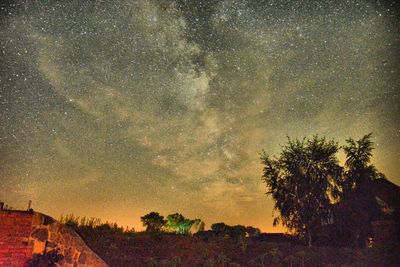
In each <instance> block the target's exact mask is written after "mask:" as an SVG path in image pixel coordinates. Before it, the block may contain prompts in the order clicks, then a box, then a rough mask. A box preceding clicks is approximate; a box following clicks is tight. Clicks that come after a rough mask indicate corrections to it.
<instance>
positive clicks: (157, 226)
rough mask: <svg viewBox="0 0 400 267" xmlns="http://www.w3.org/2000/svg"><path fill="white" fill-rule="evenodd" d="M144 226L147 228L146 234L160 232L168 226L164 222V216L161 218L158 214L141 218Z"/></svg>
mask: <svg viewBox="0 0 400 267" xmlns="http://www.w3.org/2000/svg"><path fill="white" fill-rule="evenodd" d="M140 220H141V221H142V223H143V226H145V227H146V232H152V233H155V232H160V231H161V230H162V228H163V227H164V226H165V225H166V223H167V221H166V220H164V216H161V215H160V214H159V213H158V212H154V211H152V212H150V213H148V214H146V215H144V216H142V217H141V218H140Z"/></svg>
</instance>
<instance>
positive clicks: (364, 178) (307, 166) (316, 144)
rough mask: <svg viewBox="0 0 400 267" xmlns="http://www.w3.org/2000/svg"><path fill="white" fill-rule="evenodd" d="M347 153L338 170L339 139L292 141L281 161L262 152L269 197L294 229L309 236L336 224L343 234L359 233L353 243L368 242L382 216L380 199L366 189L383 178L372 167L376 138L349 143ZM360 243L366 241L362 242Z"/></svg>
mask: <svg viewBox="0 0 400 267" xmlns="http://www.w3.org/2000/svg"><path fill="white" fill-rule="evenodd" d="M346 143H347V144H346V145H345V146H343V147H342V148H343V150H344V152H345V155H346V162H345V164H344V167H341V166H340V165H339V161H338V159H337V156H336V154H337V152H338V151H339V149H340V148H341V147H339V145H338V143H337V142H335V141H334V140H326V139H325V138H320V137H318V136H314V137H312V138H311V139H303V140H299V139H290V138H288V142H287V144H286V145H284V146H283V147H282V151H281V153H280V154H279V155H278V156H275V157H272V158H271V157H270V156H269V155H267V153H266V152H265V151H263V152H262V155H261V160H262V163H263V165H264V174H263V180H264V182H265V183H266V186H267V194H269V195H271V196H272V199H273V200H274V201H275V206H274V209H275V210H277V211H279V216H277V217H276V218H275V219H274V225H276V224H277V223H279V222H281V223H282V224H283V225H284V226H286V227H287V228H288V229H289V230H292V231H294V232H295V233H297V234H299V235H300V236H307V237H308V244H309V245H310V246H311V242H312V238H311V237H312V233H313V232H314V233H315V232H316V231H318V229H321V226H323V225H326V224H328V223H331V222H332V220H334V221H335V224H337V225H339V228H340V227H342V228H347V229H342V232H343V233H345V232H346V231H345V230H347V231H348V232H351V233H355V234H354V236H353V237H352V238H353V239H357V238H358V239H360V240H361V239H364V240H365V238H366V233H367V232H368V230H369V231H370V229H368V226H369V223H370V221H371V218H373V216H376V214H377V213H379V207H378V205H377V202H376V199H375V197H374V196H373V195H372V194H371V192H369V191H368V188H367V186H365V184H366V183H367V182H369V181H372V180H374V179H377V178H384V175H383V174H381V173H379V172H378V171H377V170H376V168H375V167H374V166H373V165H372V164H371V157H372V150H373V142H372V141H371V134H367V135H365V136H363V137H362V138H361V139H359V140H353V139H352V138H349V139H347V140H346ZM360 242H361V241H360Z"/></svg>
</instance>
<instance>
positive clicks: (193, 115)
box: [0, 0, 400, 232]
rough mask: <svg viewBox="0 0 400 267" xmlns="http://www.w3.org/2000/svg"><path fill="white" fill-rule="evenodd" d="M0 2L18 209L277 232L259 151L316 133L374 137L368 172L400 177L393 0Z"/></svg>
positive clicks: (9, 169) (6, 165)
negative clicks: (180, 219)
mask: <svg viewBox="0 0 400 267" xmlns="http://www.w3.org/2000/svg"><path fill="white" fill-rule="evenodd" d="M0 5H1V6H0V7H1V9H0V54H1V56H0V68H1V70H0V84H1V87H0V103H1V106H0V123H1V124H0V126H1V127H0V199H1V200H3V201H5V202H6V203H7V204H9V205H11V206H14V207H15V208H21V209H25V208H26V207H27V203H28V201H29V200H32V202H33V204H32V207H33V208H34V209H35V210H38V211H41V212H43V213H46V214H48V215H51V216H53V217H55V218H59V216H60V214H69V213H73V214H75V215H77V216H83V215H85V216H88V217H99V218H102V219H103V221H106V220H108V221H113V222H117V223H118V224H120V225H123V226H125V225H128V226H133V227H135V228H136V229H137V230H141V229H143V228H142V225H141V223H140V216H143V215H145V214H146V213H148V212H150V211H157V212H159V213H160V214H162V215H164V216H167V215H168V214H171V213H175V212H179V213H182V214H183V215H184V216H186V217H189V218H192V219H194V218H201V219H203V220H204V221H205V223H206V228H207V227H210V225H211V224H212V223H216V222H225V223H227V224H231V225H234V224H242V225H252V226H254V227H259V228H261V230H263V231H267V232H279V231H282V230H283V228H281V227H278V228H273V227H272V220H273V217H272V207H273V202H272V200H271V199H270V198H269V197H268V196H266V195H265V192H266V189H265V185H264V184H263V182H262V180H261V175H262V168H263V166H262V165H261V161H260V152H261V151H262V149H265V150H266V152H267V153H268V154H272V155H273V154H276V153H278V152H279V151H280V147H281V145H283V144H285V143H286V136H290V137H292V138H295V137H298V138H303V137H311V136H312V135H314V134H319V135H321V136H326V137H328V138H335V140H337V141H338V142H339V144H341V145H343V144H345V139H347V138H348V137H353V138H355V139H358V138H361V137H362V136H363V135H365V134H367V133H369V132H373V141H374V142H375V148H376V149H375V150H374V160H373V163H374V164H375V165H376V167H377V168H378V170H379V171H381V172H383V173H384V174H385V175H386V176H387V178H388V179H389V180H391V181H392V182H395V183H397V184H400V168H399V166H400V88H399V85H400V72H399V66H400V64H399V63H400V61H399V59H400V57H399V53H400V31H399V25H400V24H399V17H400V16H399V15H400V14H399V13H398V10H399V7H400V5H399V3H396V2H389V1H386V2H383V1H381V2H378V1H355V0H354V1H211V0H210V1H183V0H180V1H141V0H135V1H133V0H131V1H2V2H1V4H0ZM396 17H397V18H396ZM339 157H340V158H341V159H342V160H343V155H342V154H340V155H339Z"/></svg>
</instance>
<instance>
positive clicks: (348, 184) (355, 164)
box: [338, 133, 385, 199]
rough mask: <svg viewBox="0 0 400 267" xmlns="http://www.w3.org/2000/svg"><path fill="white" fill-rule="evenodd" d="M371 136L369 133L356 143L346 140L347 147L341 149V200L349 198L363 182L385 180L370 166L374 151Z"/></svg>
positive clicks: (339, 183) (350, 139)
mask: <svg viewBox="0 0 400 267" xmlns="http://www.w3.org/2000/svg"><path fill="white" fill-rule="evenodd" d="M371 136H372V134H371V133H370V134H367V135H365V136H363V137H362V138H361V139H360V140H357V141H355V140H353V139H352V138H349V139H347V140H346V142H347V145H346V146H344V147H343V150H344V152H345V154H346V163H345V170H344V175H343V176H342V177H343V179H341V180H339V181H338V185H339V186H340V189H341V198H342V199H347V198H350V197H351V196H352V195H353V193H354V191H355V190H356V189H357V187H359V186H360V185H361V184H363V183H365V182H370V181H372V180H375V179H377V178H385V176H384V175H383V174H382V173H379V172H378V171H377V169H376V168H375V166H374V165H372V164H370V162H371V157H372V150H373V149H374V148H373V142H372V141H371Z"/></svg>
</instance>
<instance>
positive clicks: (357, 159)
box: [336, 133, 385, 247]
mask: <svg viewBox="0 0 400 267" xmlns="http://www.w3.org/2000/svg"><path fill="white" fill-rule="evenodd" d="M371 136H372V134H371V133H370V134H367V135H365V136H363V137H362V138H361V139H359V140H354V139H352V138H349V139H347V140H346V142H347V144H346V145H345V146H343V150H344V152H345V154H346V163H345V166H344V172H343V175H342V176H341V177H340V178H341V179H338V181H337V185H338V188H339V190H340V202H339V203H338V205H337V209H336V224H337V226H338V227H339V230H340V232H342V234H343V237H345V238H346V239H347V241H345V242H346V243H348V242H351V243H353V244H355V245H359V246H361V247H363V246H365V240H366V238H367V235H368V234H369V233H370V232H371V226H370V222H371V220H372V219H373V218H374V217H377V216H379V214H380V207H379V204H378V203H377V201H376V199H375V196H374V195H373V194H372V192H371V188H370V187H371V186H372V183H371V182H372V181H373V180H376V179H378V178H385V176H384V175H383V174H382V173H379V172H378V171H377V169H376V168H375V166H374V165H373V164H371V158H372V150H373V149H374V148H373V142H372V141H371Z"/></svg>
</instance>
